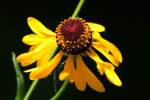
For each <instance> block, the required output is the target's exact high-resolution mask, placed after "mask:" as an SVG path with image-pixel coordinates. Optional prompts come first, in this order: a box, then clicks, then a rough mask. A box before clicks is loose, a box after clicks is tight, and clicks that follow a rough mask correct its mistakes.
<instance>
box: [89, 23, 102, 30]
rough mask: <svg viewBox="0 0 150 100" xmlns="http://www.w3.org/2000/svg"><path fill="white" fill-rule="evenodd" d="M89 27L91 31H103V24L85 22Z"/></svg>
mask: <svg viewBox="0 0 150 100" xmlns="http://www.w3.org/2000/svg"><path fill="white" fill-rule="evenodd" d="M87 24H88V25H89V27H90V28H91V30H92V31H96V32H103V31H105V27H104V26H103V25H100V24H97V23H92V22H87Z"/></svg>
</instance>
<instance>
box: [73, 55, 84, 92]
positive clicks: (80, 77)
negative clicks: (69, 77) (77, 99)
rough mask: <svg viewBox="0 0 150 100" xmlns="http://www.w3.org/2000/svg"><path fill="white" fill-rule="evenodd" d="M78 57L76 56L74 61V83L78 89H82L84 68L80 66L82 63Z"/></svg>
mask: <svg viewBox="0 0 150 100" xmlns="http://www.w3.org/2000/svg"><path fill="white" fill-rule="evenodd" d="M78 58H79V57H77V62H76V80H75V85H76V87H77V88H78V89H79V90H81V91H84V90H85V88H86V78H85V75H83V72H84V68H83V67H82V63H81V61H79V60H80V59H78Z"/></svg>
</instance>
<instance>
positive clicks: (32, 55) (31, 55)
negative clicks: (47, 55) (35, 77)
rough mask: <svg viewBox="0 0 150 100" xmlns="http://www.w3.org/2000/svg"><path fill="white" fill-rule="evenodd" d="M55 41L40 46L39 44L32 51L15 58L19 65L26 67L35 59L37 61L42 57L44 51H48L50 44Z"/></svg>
mask: <svg viewBox="0 0 150 100" xmlns="http://www.w3.org/2000/svg"><path fill="white" fill-rule="evenodd" d="M54 42H56V41H54V40H53V41H52V40H49V41H46V42H44V43H42V44H40V45H39V46H37V47H36V48H35V49H34V50H32V51H29V52H28V53H23V54H20V55H19V56H18V57H17V61H18V62H20V63H21V65H22V66H28V65H30V64H32V63H34V62H35V61H36V60H37V59H39V57H41V56H43V52H44V51H45V50H48V49H49V47H50V45H51V43H54Z"/></svg>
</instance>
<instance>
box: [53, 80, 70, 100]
mask: <svg viewBox="0 0 150 100" xmlns="http://www.w3.org/2000/svg"><path fill="white" fill-rule="evenodd" d="M68 83H69V82H68V80H65V81H64V83H63V85H62V86H61V88H60V89H59V90H58V92H57V93H56V94H55V95H54V96H53V97H52V98H51V99H50V100H57V99H58V98H59V97H60V96H61V94H62V93H63V92H64V90H65V89H66V88H67V86H68Z"/></svg>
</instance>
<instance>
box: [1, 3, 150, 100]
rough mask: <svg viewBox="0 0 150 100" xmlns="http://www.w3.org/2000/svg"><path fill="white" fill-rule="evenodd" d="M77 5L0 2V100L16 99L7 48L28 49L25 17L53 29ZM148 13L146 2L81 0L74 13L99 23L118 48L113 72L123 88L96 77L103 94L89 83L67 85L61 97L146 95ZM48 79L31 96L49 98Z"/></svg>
mask: <svg viewBox="0 0 150 100" xmlns="http://www.w3.org/2000/svg"><path fill="white" fill-rule="evenodd" d="M77 3H78V0H1V3H0V44H1V45H0V46H1V47H0V66H1V67H0V79H1V81H0V100H13V99H14V97H15V93H16V76H15V70H14V68H13V65H12V61H11V52H12V51H14V52H15V53H16V54H17V55H18V54H20V53H23V52H26V51H27V49H28V46H26V45H24V44H23V43H22V42H21V39H22V37H23V36H24V35H26V34H29V33H31V30H30V29H29V27H28V25H27V22H26V19H27V17H29V16H33V17H35V18H37V19H39V20H40V21H41V22H43V24H44V25H45V26H47V27H48V28H50V29H52V30H53V31H55V27H57V25H58V24H59V23H60V21H61V20H63V19H65V18H68V17H69V16H71V15H72V13H73V11H74V9H75V7H76V5H77ZM148 14H149V6H148V3H146V2H144V1H143V2H137V1H136V2H131V1H114V0H112V1H111V0H110V1H109V0H86V2H85V4H84V6H83V8H82V10H81V11H80V13H79V15H78V16H79V17H82V18H84V19H86V20H87V21H92V22H96V23H100V24H102V25H104V26H105V27H106V31H107V33H105V34H104V33H103V34H102V36H104V37H105V38H106V39H108V40H109V41H111V42H112V43H114V44H115V45H116V46H117V47H118V48H119V49H120V50H121V52H122V54H123V58H124V60H123V63H122V64H121V65H120V67H119V68H117V69H116V72H117V74H118V76H119V77H120V79H121V80H122V82H123V86H122V87H121V88H119V87H116V86H114V85H112V84H111V83H109V82H108V81H107V80H106V78H105V77H102V78H101V76H100V75H99V76H98V77H100V78H101V79H102V82H103V84H104V86H105V87H106V92H105V93H98V92H95V91H94V90H92V89H91V88H89V87H87V88H86V91H84V92H80V91H78V90H77V89H76V88H75V86H74V85H71V84H70V85H69V86H68V88H67V90H66V91H65V93H64V94H63V95H62V96H61V98H60V100H70V99H71V100H77V99H86V98H88V99H89V100H90V99H92V100H98V99H101V100H106V99H121V98H131V97H134V98H137V97H143V98H146V97H147V96H148V92H147V91H148V90H149V89H150V86H149V84H150V78H149V70H150V66H149V64H148V61H149V56H148V54H149V50H148V49H149V42H148V40H149V36H148V35H149V33H150V30H149V29H150V28H149V27H150V16H148ZM23 70H24V69H23V68H22V71H23ZM24 77H25V82H26V89H28V87H29V85H30V83H31V81H29V80H28V75H27V74H24ZM52 83H53V82H52V78H50V77H49V78H46V79H43V80H41V81H40V82H39V84H38V85H37V88H36V89H35V91H34V93H33V95H32V96H31V98H30V99H31V100H41V99H42V100H49V97H51V96H53V94H54V91H53V86H52Z"/></svg>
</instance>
